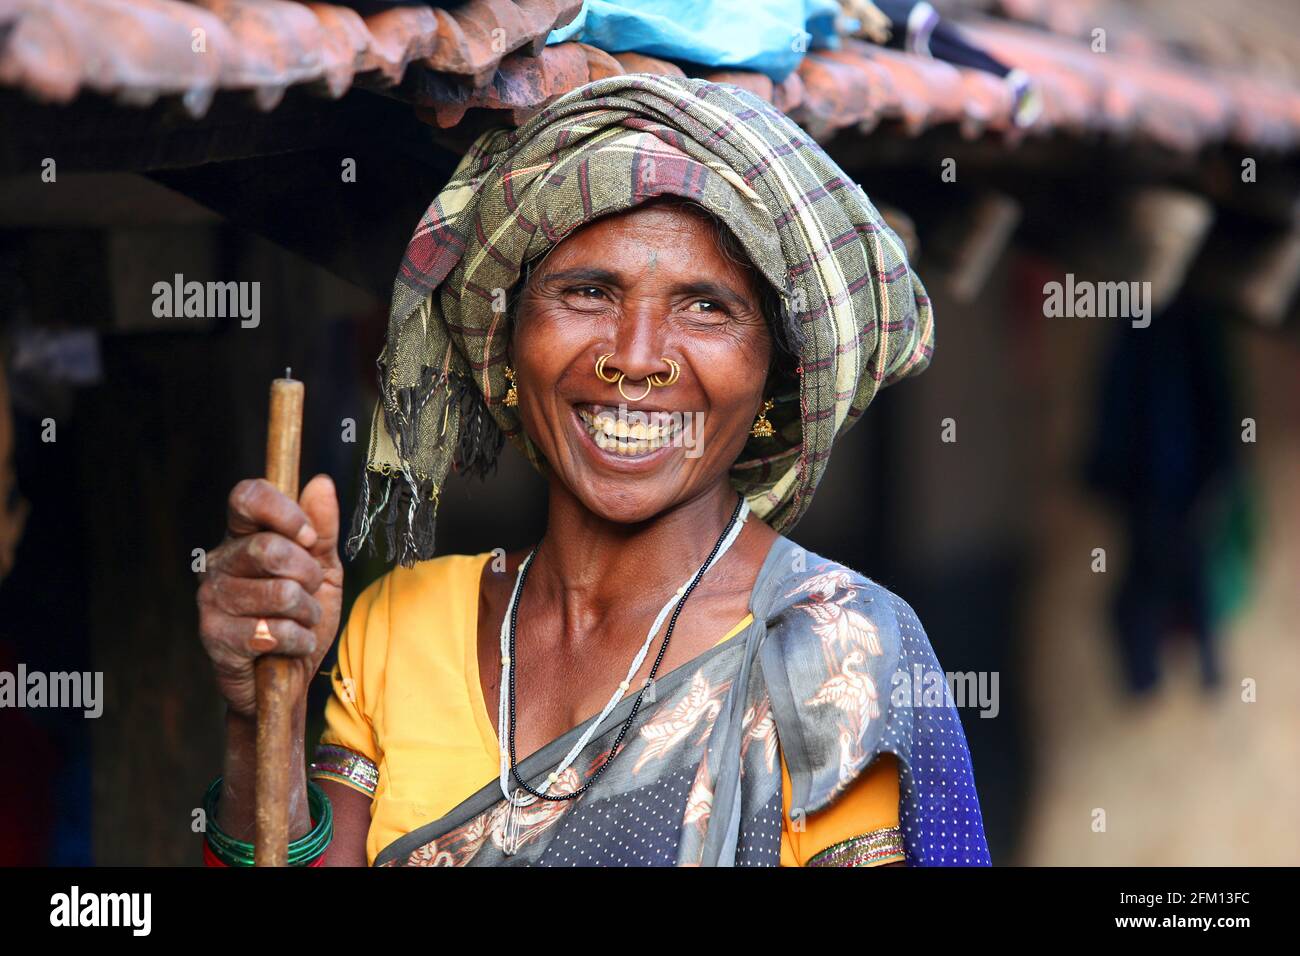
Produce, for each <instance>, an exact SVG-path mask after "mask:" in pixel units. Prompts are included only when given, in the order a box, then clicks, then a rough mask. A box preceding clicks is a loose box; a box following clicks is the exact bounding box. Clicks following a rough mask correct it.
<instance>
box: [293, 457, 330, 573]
mask: <svg viewBox="0 0 1300 956" xmlns="http://www.w3.org/2000/svg"><path fill="white" fill-rule="evenodd" d="M298 504H299V505H300V506H301V507H302V510H303V511H305V512H306V513H307V519H308V520H309V521H310V522H311V524H312V527H313V528H315V529H316V534H317V539H316V543H315V544H314V545H312V546H311V547H310V548H309V549H308V550H309V551H311V553H312V554H315V555H320V554H324V553H330V554H333V555H335V556H337V555H338V544H339V496H338V492H337V491H335V489H334V479H332V478H331V477H330V476H329V475H324V474H321V475H317V476H316V477H314V478H313V479H312V480H311V481H309V482H307V487H305V488H303V490H302V494H301V495H300V496H299V498H298Z"/></svg>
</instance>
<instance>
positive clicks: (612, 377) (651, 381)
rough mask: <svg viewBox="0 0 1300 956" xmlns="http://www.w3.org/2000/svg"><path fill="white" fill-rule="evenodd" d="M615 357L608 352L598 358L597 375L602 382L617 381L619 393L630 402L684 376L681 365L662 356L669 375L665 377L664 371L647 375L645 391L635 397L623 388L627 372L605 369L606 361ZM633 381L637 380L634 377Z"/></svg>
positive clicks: (636, 400)
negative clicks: (613, 371) (614, 371)
mask: <svg viewBox="0 0 1300 956" xmlns="http://www.w3.org/2000/svg"><path fill="white" fill-rule="evenodd" d="M613 357H614V353H613V352H607V353H606V354H604V355H602V356H600V357H599V358H598V359H596V377H597V378H599V379H600V380H601V381H602V382H609V383H611V384H613V383H614V382H617V383H618V393H619V394H620V395H622V396H623V397H624V398H625V399H627V400H628V401H629V402H639V401H641V399H643V398H645V397H646V396H647V395H649V394H650V391H651V390H652V389H654V388H656V387H658V388H665V387H667V386H669V385H672V384H673V383H674V382H676V381H677V380H678V379H679V378H681V377H682V367H681V366H680V365H678V364H677V363H676V362H674V361H673V360H672V359H670V358H662V357H661V361H662V362H663V363H664V364H665V365H667V366H668V374H667V376H666V377H665V375H664V374H663V373H662V372H656V373H655V374H653V375H647V376H646V377H645V379H644V380H643V381H644V382H645V391H644V392H642V393H641V394H640V395H638V396H636V397H635V398H633V397H632V396H631V395H629V394H628V393H627V392H625V391H624V390H623V385H624V383H625V382H626V381H627V375H626V373H624V372H618V373H617V374H615V373H611V372H606V371H605V363H606V362H607V361H609V360H610V359H611V358H613ZM633 381H636V380H635V379H633Z"/></svg>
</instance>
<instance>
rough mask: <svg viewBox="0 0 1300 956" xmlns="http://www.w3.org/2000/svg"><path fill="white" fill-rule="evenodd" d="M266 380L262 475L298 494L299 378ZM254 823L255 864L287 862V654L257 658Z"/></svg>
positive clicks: (289, 715)
mask: <svg viewBox="0 0 1300 956" xmlns="http://www.w3.org/2000/svg"><path fill="white" fill-rule="evenodd" d="M284 375H285V377H284V378H277V379H276V380H275V381H273V382H272V383H271V410H270V414H269V415H268V418H267V432H266V478H267V480H268V481H269V482H271V484H273V485H275V487H277V488H278V489H280V491H282V492H284V493H285V494H286V495H288V496H289V497H291V498H293V499H294V500H295V501H297V500H298V457H299V452H300V450H301V448H302V404H303V392H304V390H303V384H302V382H299V381H295V380H294V379H293V378H291V377H290V376H289V369H285V372H284ZM254 673H255V676H256V680H257V828H256V834H255V836H254V840H255V846H254V851H253V860H254V864H255V865H256V866H288V863H289V790H290V787H291V786H292V783H293V779H292V774H293V772H294V771H295V770H296V769H298V768H295V767H293V766H291V764H292V762H293V754H292V750H293V723H292V722H293V712H294V699H293V696H294V693H295V688H294V687H293V667H292V662H291V661H290V660H289V659H288V658H287V657H282V656H280V655H278V654H267V655H264V656H262V657H259V658H258V659H257V663H256V665H255V669H254Z"/></svg>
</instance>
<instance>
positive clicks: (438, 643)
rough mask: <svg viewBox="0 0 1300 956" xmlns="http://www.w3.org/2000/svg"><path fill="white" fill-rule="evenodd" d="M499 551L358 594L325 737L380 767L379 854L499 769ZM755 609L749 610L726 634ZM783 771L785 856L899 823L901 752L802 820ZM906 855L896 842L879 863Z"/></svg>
mask: <svg viewBox="0 0 1300 956" xmlns="http://www.w3.org/2000/svg"><path fill="white" fill-rule="evenodd" d="M491 557H492V553H491V552H485V553H483V554H477V555H446V556H443V557H438V558H434V559H432V560H430V561H422V562H419V563H418V564H416V566H415V567H413V568H403V567H400V566H398V567H395V568H393V569H392V570H391V571H389V572H388V573H387V574H385V575H384V576H383V577H381V578H380V579H379V580H377V581H375V582H374V583H373V584H371V585H370V586H369V587H368V588H366V590H365V591H363V592H362V594H361V595H360V596H359V597H358V598H357V600H356V603H355V604H354V605H353V607H352V612H351V614H350V616H349V618H348V622H347V626H346V627H345V628H344V630H343V635H342V637H341V638H340V639H339V650H338V663H337V664H336V665H335V667H334V669H333V671H332V673H331V681H332V684H333V691H334V692H333V694H332V696H331V697H330V699H329V701H328V703H327V704H326V705H325V732H324V734H322V736H321V743H322V744H333V745H335V746H339V747H345V748H347V749H349V750H352V751H355V752H356V753H359V754H361V755H362V756H364V757H366V758H367V759H369V760H370V761H372V762H373V763H374V764H375V765H376V767H377V768H378V771H379V778H378V783H377V785H376V788H375V791H374V794H373V798H372V801H371V804H370V830H369V832H368V834H367V836H366V860H367V862H369V863H371V864H373V863H374V860H375V857H376V856H377V855H378V853H379V851H380V850H382V849H383V848H384V847H386V846H387V845H388V844H390V843H392V842H393V841H394V840H396V839H397V838H398V837H400V836H402V835H404V834H406V833H409V832H410V831H412V830H414V829H416V828H418V827H420V826H423V825H424V824H426V823H429V822H431V821H433V820H437V819H438V818H439V817H441V816H443V815H444V814H446V813H447V812H448V811H450V810H452V809H454V808H455V807H456V806H457V805H458V804H460V803H461V802H462V801H463V800H465V799H466V798H467V797H469V796H470V795H472V794H474V793H476V792H477V791H478V790H479V789H480V788H482V787H483V785H484V784H485V783H487V782H488V781H490V780H494V779H496V777H497V774H498V772H499V769H500V767H499V764H498V757H497V754H498V752H499V750H498V743H497V736H496V732H495V731H494V730H493V728H492V721H491V718H490V717H489V715H488V709H487V704H486V702H485V701H484V699H483V690H482V685H481V684H480V682H479V667H478V597H479V581H480V578H481V575H482V571H483V565H484V564H486V563H487V561H488V560H490V559H491ZM751 620H752V615H747V616H746V617H745V618H744V619H743V620H742V621H740V623H738V624H737V625H736V626H735V627H734V628H732V629H731V631H730V632H729V633H728V634H727V635H726V636H725V637H723V639H722V640H724V641H725V640H728V639H730V638H732V637H734V636H735V635H736V634H739V633H740V632H741V631H743V630H744V629H745V628H746V627H747V626H748V625H749V623H750V621H751ZM781 774H782V780H783V783H784V786H783V792H784V794H785V806H784V814H783V817H784V826H783V828H782V834H781V865H782V866H802V865H805V864H806V863H807V861H808V860H810V859H811V858H812V857H813V856H815V855H816V854H817V853H820V852H821V851H823V850H825V849H827V848H828V847H832V846H835V845H836V844H840V843H842V842H843V841H846V840H850V839H852V838H855V837H860V836H862V835H864V834H872V833H876V832H878V831H886V830H890V829H894V830H896V828H897V827H898V771H897V766H896V764H895V763H894V761H893V758H892V757H889V756H886V757H884V758H882V759H879V760H877V761H875V762H874V763H873V764H872V766H871V767H870V768H869V769H868V770H867V771H866V772H865V773H863V774H862V775H861V776H860V777H859V779H858V780H857V781H855V782H854V784H853V785H852V786H851V787H850V788H849V789H848V790H847V791H845V793H844V794H842V795H841V796H840V798H839V799H837V800H836V802H835V803H834V804H832V805H831V806H830V807H827V808H826V809H825V810H822V811H820V812H818V813H815V814H811V815H809V816H808V817H807V818H806V819H801V820H799V821H798V825H796V824H795V823H792V821H791V820H790V807H789V800H790V798H789V793H790V776H789V771H788V770H787V769H786V766H785V760H784V758H782V760H781ZM340 782H343V783H345V784H347V785H351V786H353V787H354V789H357V790H361V791H362V792H368V791H366V790H365V788H363V787H361V786H359V785H353V784H349V783H348V782H347V781H340ZM892 842H896V840H895V841H892ZM891 845H892V843H891ZM900 859H902V854H901V853H894V854H892V855H889V856H885V857H883V858H880V859H877V860H875V861H874V862H873V863H872V864H871V865H879V864H882V863H890V862H894V861H897V860H900Z"/></svg>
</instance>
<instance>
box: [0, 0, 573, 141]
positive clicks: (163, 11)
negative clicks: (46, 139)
mask: <svg viewBox="0 0 1300 956" xmlns="http://www.w3.org/2000/svg"><path fill="white" fill-rule="evenodd" d="M581 7H582V2H581V0H524V2H519V3H515V2H511V0H468V2H466V3H464V4H463V5H460V6H458V7H456V8H455V9H452V10H443V9H439V8H434V7H429V6H400V7H390V8H387V9H384V10H381V11H379V12H376V13H372V14H370V15H368V16H362V15H361V14H359V13H358V12H357V11H355V10H353V9H352V8H351V7H346V6H339V5H336V4H330V3H299V2H296V0H193V2H182V0H0V84H3V85H8V86H18V87H22V88H24V89H26V90H27V91H28V92H29V93H31V94H32V95H33V96H35V97H37V98H39V99H43V100H48V101H52V102H56V103H63V102H67V101H69V100H71V99H72V98H73V97H75V96H76V95H77V94H78V93H79V92H81V91H82V90H90V91H94V92H96V93H102V94H105V95H109V96H113V97H116V98H117V99H118V100H119V101H121V102H124V103H127V104H131V105H148V104H150V103H152V102H154V101H155V100H157V99H158V98H159V97H162V96H179V97H181V99H182V101H183V102H184V104H185V106H186V107H187V108H188V109H189V111H190V112H191V113H192V114H193V115H195V116H201V115H202V114H203V113H205V112H206V111H207V108H208V105H209V104H210V103H211V100H212V96H213V94H214V93H215V92H216V91H217V90H219V89H228V90H250V91H252V92H253V93H254V94H255V95H256V98H257V103H258V105H259V106H260V107H261V108H262V109H272V108H274V107H275V106H276V105H277V104H278V103H279V101H280V99H281V97H282V96H283V95H284V92H285V90H286V89H288V88H289V87H290V86H296V85H298V84H301V83H311V84H316V85H318V86H320V87H321V88H322V89H323V90H324V91H325V92H327V93H328V94H329V95H331V96H340V95H342V94H343V93H344V92H346V91H347V90H348V89H349V88H350V87H351V86H352V84H353V82H355V81H357V80H358V79H360V78H362V77H365V78H367V79H368V80H369V81H371V82H374V83H376V84H378V85H384V84H394V83H397V82H398V81H400V80H401V79H402V77H403V75H404V74H405V73H406V71H407V68H408V67H409V66H410V65H411V64H412V63H416V62H419V63H420V64H421V65H422V66H424V67H426V68H427V69H430V70H436V71H438V72H441V73H445V74H449V75H453V76H461V77H466V78H468V79H470V80H471V81H472V82H485V81H487V80H489V79H490V78H491V76H492V74H493V73H494V72H495V70H496V68H497V65H498V64H499V63H500V62H501V60H502V58H503V57H505V56H506V55H508V54H509V53H511V52H513V51H516V50H520V49H524V50H527V51H528V52H530V53H533V54H536V53H538V52H540V50H541V47H542V45H543V44H544V43H545V41H546V36H547V35H548V34H549V33H550V31H551V30H552V29H553V28H555V27H557V26H562V25H564V24H566V23H568V22H569V21H570V20H572V19H573V17H574V16H576V15H577V13H578V11H579V10H580V9H581Z"/></svg>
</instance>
